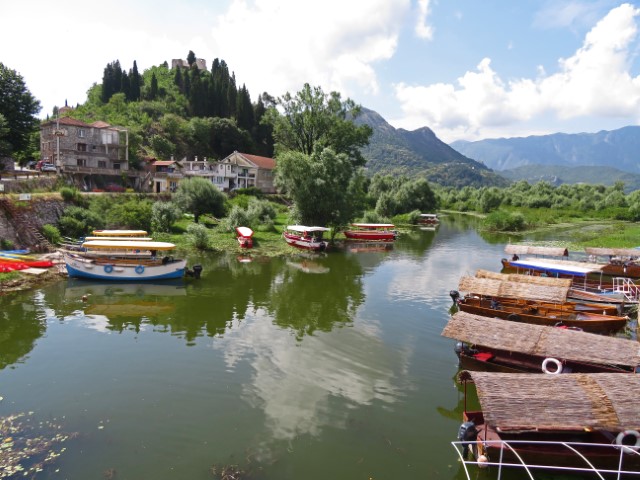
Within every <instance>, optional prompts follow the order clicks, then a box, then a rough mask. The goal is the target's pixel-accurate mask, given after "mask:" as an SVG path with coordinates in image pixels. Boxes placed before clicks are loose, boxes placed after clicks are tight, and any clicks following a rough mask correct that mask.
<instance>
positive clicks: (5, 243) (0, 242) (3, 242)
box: [0, 238, 13, 250]
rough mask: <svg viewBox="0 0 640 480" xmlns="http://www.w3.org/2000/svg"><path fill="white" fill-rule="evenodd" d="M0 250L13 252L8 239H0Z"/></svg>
mask: <svg viewBox="0 0 640 480" xmlns="http://www.w3.org/2000/svg"><path fill="white" fill-rule="evenodd" d="M0 249H2V250H13V242H12V241H11V240H9V239H8V238H0Z"/></svg>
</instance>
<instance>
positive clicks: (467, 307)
mask: <svg viewBox="0 0 640 480" xmlns="http://www.w3.org/2000/svg"><path fill="white" fill-rule="evenodd" d="M458 290H459V291H462V292H468V293H469V295H466V296H465V297H462V298H460V299H459V300H458V308H459V309H460V310H462V311H463V312H467V313H473V314H476V315H482V316H485V317H495V318H502V319H505V320H511V321H514V322H525V323H533V324H536V325H548V326H557V325H564V326H567V327H577V328H581V329H582V330H585V331H589V332H596V333H611V332H616V331H618V330H620V329H622V328H623V327H624V326H625V325H626V324H627V321H628V319H629V318H628V317H626V316H625V317H623V316H618V315H602V314H598V313H592V312H580V311H562V310H557V309H551V310H550V309H548V308H547V309H545V308H537V309H536V308H532V307H531V306H530V305H526V304H524V305H517V304H500V303H499V302H495V300H494V297H495V298H510V299H523V300H533V301H540V302H547V303H556V304H564V303H566V301H567V294H568V291H569V288H568V287H558V286H546V285H535V284H526V283H518V282H508V281H500V280H495V279H491V278H476V277H470V276H464V277H462V278H461V279H460V283H459V285H458Z"/></svg>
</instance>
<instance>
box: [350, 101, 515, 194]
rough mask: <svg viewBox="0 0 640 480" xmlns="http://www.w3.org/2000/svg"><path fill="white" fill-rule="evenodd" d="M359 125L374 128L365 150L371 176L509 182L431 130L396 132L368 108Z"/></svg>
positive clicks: (443, 182) (459, 183)
mask: <svg viewBox="0 0 640 480" xmlns="http://www.w3.org/2000/svg"><path fill="white" fill-rule="evenodd" d="M356 123H358V124H367V125H369V126H370V127H371V128H372V129H373V135H372V137H371V140H370V142H369V146H368V147H366V148H364V149H363V154H364V157H365V158H366V159H367V169H368V171H369V173H376V172H401V173H404V174H418V175H424V176H425V177H426V178H427V179H429V180H430V181H432V182H434V183H438V184H441V185H451V186H463V185H472V186H482V185H506V184H507V183H508V182H507V181H506V180H505V179H504V178H503V177H500V176H498V175H496V174H495V173H494V172H492V171H491V170H489V169H488V168H487V167H485V166H484V165H483V164H481V163H479V162H476V161H475V160H472V159H470V158H467V157H466V156H464V155H462V154H460V153H459V152H457V151H456V150H454V149H453V148H451V147H450V146H449V145H447V144H446V143H444V142H443V141H441V140H440V139H439V138H438V137H436V135H435V134H434V133H433V131H431V129H429V128H427V127H422V128H419V129H418V130H413V131H408V130H404V129H401V128H400V129H396V128H394V127H393V126H391V125H390V124H389V123H388V122H387V121H386V120H385V119H384V118H382V117H381V116H380V115H379V114H378V113H376V112H374V111H373V110H369V109H367V108H362V112H361V114H360V115H359V116H358V117H357V118H356Z"/></svg>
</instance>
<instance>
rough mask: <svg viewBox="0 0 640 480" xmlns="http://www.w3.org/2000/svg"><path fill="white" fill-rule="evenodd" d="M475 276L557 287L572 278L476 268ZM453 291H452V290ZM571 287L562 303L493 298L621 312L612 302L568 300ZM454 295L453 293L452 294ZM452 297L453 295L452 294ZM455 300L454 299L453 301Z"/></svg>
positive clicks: (602, 311)
mask: <svg viewBox="0 0 640 480" xmlns="http://www.w3.org/2000/svg"><path fill="white" fill-rule="evenodd" d="M475 276H476V278H493V279H495V280H504V281H508V282H520V283H528V284H535V285H548V286H559V287H570V286H571V284H572V280H571V279H570V278H555V277H538V276H535V275H533V276H532V275H518V274H515V273H510V274H509V273H498V272H491V271H488V270H482V269H480V270H477V271H476V274H475ZM452 293H453V292H452ZM570 293H571V289H569V293H568V294H567V299H568V300H567V301H566V302H564V303H550V302H542V301H539V300H526V299H511V298H495V300H496V301H498V302H500V303H519V304H522V305H528V306H531V307H534V308H540V307H542V308H547V309H559V310H565V311H566V310H568V311H584V312H594V313H602V314H604V315H619V314H620V313H622V309H621V305H619V304H613V303H608V304H607V303H599V302H593V303H590V302H588V301H587V300H586V299H585V300H582V301H577V300H575V299H572V300H569V298H570ZM454 296H455V295H454ZM452 298H453V296H452ZM455 301H456V300H454V302H455Z"/></svg>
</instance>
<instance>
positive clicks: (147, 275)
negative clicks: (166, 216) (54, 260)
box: [62, 239, 202, 281]
mask: <svg viewBox="0 0 640 480" xmlns="http://www.w3.org/2000/svg"><path fill="white" fill-rule="evenodd" d="M82 247H83V249H85V251H84V252H72V251H63V252H62V253H63V257H64V260H65V263H66V266H67V273H68V274H69V276H70V277H80V278H90V279H99V280H111V281H113V280H115V281H132V280H134V281H141V280H161V279H168V278H181V277H183V276H184V274H185V270H186V264H187V262H186V260H178V259H174V258H173V257H170V256H164V257H162V258H158V257H157V256H156V252H157V251H164V252H168V251H171V250H173V249H175V245H174V244H172V243H167V242H146V241H145V242H138V241H135V240H134V239H131V240H120V241H115V240H106V241H98V240H92V241H89V242H84V243H83V244H82ZM194 270H196V271H197V274H196V275H195V276H197V277H199V275H200V272H201V270H202V267H200V266H194Z"/></svg>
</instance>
